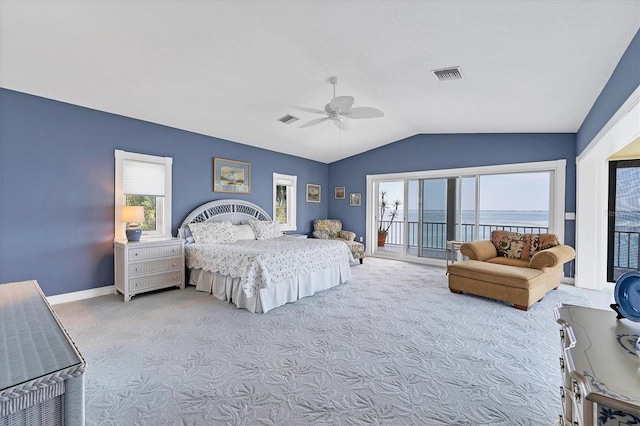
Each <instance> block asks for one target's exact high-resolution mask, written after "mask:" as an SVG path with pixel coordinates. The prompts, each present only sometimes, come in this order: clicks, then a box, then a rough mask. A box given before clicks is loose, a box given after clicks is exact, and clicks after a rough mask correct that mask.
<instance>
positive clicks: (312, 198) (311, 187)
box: [307, 183, 320, 203]
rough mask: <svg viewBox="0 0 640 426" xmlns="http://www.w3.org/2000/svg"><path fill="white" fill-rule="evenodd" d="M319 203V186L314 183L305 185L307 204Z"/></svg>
mask: <svg viewBox="0 0 640 426" xmlns="http://www.w3.org/2000/svg"><path fill="white" fill-rule="evenodd" d="M319 202H320V185H316V184H315V183H308V184H307V203H319Z"/></svg>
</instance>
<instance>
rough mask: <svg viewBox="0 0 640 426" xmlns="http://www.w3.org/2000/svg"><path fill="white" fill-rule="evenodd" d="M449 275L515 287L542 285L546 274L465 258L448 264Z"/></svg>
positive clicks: (534, 270)
mask: <svg viewBox="0 0 640 426" xmlns="http://www.w3.org/2000/svg"><path fill="white" fill-rule="evenodd" d="M447 271H448V273H449V275H455V276H459V277H465V278H469V279H473V280H477V281H484V282H488V283H492V284H498V285H503V286H507V287H516V288H526V289H528V288H533V287H536V286H539V285H544V283H545V280H546V275H545V273H544V272H542V271H541V270H539V269H531V268H521V267H518V266H510V265H499V264H495V263H489V262H482V261H479V260H465V261H463V262H456V263H454V264H452V265H449V268H448V269H447Z"/></svg>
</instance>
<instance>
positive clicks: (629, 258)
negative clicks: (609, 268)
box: [613, 231, 640, 271]
mask: <svg viewBox="0 0 640 426" xmlns="http://www.w3.org/2000/svg"><path fill="white" fill-rule="evenodd" d="M639 244H640V232H622V231H615V233H614V237H613V266H614V268H622V269H630V270H636V271H638V270H640V252H639V251H638V245H639Z"/></svg>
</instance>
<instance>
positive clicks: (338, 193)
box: [335, 186, 344, 200]
mask: <svg viewBox="0 0 640 426" xmlns="http://www.w3.org/2000/svg"><path fill="white" fill-rule="evenodd" d="M335 197H336V200H344V186H336V189H335Z"/></svg>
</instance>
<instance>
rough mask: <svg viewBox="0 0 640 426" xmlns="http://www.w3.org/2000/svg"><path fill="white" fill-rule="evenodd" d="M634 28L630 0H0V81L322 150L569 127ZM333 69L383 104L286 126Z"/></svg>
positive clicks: (195, 127) (333, 153) (196, 127)
mask: <svg viewBox="0 0 640 426" xmlns="http://www.w3.org/2000/svg"><path fill="white" fill-rule="evenodd" d="M639 28H640V1H637V0H591V1H583V0H537V1H525V0H520V1H505V0H485V1H476V0H457V1H448V0H444V1H443V0H430V1H406V0H405V1H403V0H392V1H386V0H370V1H364V0H362V1H332V0H323V1H313V0H307V1H282V0H265V1H261V0H254V1H251V0H244V1H186V2H185V1H169V0H167V1H155V2H153V1H98V0H94V1H84V2H81V1H75V0H74V1H66V0H65V1H62V0H53V1H31V0H20V1H13V0H9V1H8V0H0V85H1V87H3V88H7V89H12V90H17V91H21V92H26V93H30V94H34V95H39V96H43V97H46V98H51V99H55V100H60V101H64V102H69V103H72V104H76V105H81V106H85V107H89V108H93V109H96V110H100V111H106V112H110V113H115V114H120V115H123V116H127V117H134V118H137V119H141V120H146V121H150V122H153V123H159V124H163V125H167V126H172V127H175V128H178V129H184V130H188V131H192V132H196V133H201V134H204V135H209V136H215V137H218V138H223V139H227V140H231V141H234V142H240V143H243V144H247V145H252V146H256V147H262V148H267V149H270V150H274V151H278V152H283V153H288V154H292V155H296V156H300V157H305V158H310V159H314V160H318V161H322V162H326V163H328V162H332V161H335V160H339V159H342V158H345V157H348V156H351V155H354V154H358V153H360V152H363V151H366V150H369V149H372V148H375V147H378V146H381V145H385V144H388V143H390V142H394V141H396V140H399V139H402V138H405V137H408V136H412V135H415V134H418V133H504V132H576V131H577V130H578V128H579V127H580V125H581V124H582V122H583V120H584V118H585V117H586V115H587V113H588V112H589V109H590V108H591V106H592V105H593V103H594V102H595V100H596V98H597V96H598V95H599V93H600V92H601V90H602V89H603V87H604V85H605V84H606V83H607V81H608V79H609V77H610V76H611V74H612V72H613V70H614V68H615V66H616V65H617V63H618V61H619V60H620V58H621V56H622V55H623V53H624V51H625V49H626V48H627V46H628V45H629V42H630V41H631V39H632V38H633V36H634V35H635V33H636V32H637V31H638V29H639ZM450 66H459V67H460V69H461V71H462V74H463V78H462V79H461V80H454V81H444V82H439V81H437V80H436V78H434V76H433V74H432V73H431V71H432V70H434V69H440V68H445V67H450ZM331 76H338V77H339V83H338V85H337V87H336V93H337V95H351V96H354V97H355V104H354V106H356V107H357V106H372V107H376V108H378V109H380V110H382V111H384V113H385V116H384V117H382V118H376V119H368V120H353V121H352V124H353V127H352V129H351V130H350V131H348V132H347V131H340V130H339V129H338V128H337V127H335V126H333V125H331V122H325V123H322V124H319V125H316V126H312V127H308V128H300V126H301V125H302V124H304V123H306V122H308V121H311V120H313V119H315V118H318V117H320V116H319V115H317V114H314V113H309V112H303V111H299V110H295V109H293V108H292V106H303V107H311V108H317V109H323V108H324V106H325V104H326V103H327V102H329V101H330V100H331V98H332V96H333V93H332V86H331V85H330V84H329V83H328V78H329V77H331ZM286 114H291V115H294V116H296V117H299V118H300V120H299V121H297V122H295V123H293V124H288V125H287V124H283V123H281V122H279V121H278V118H280V117H282V116H284V115H286Z"/></svg>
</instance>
